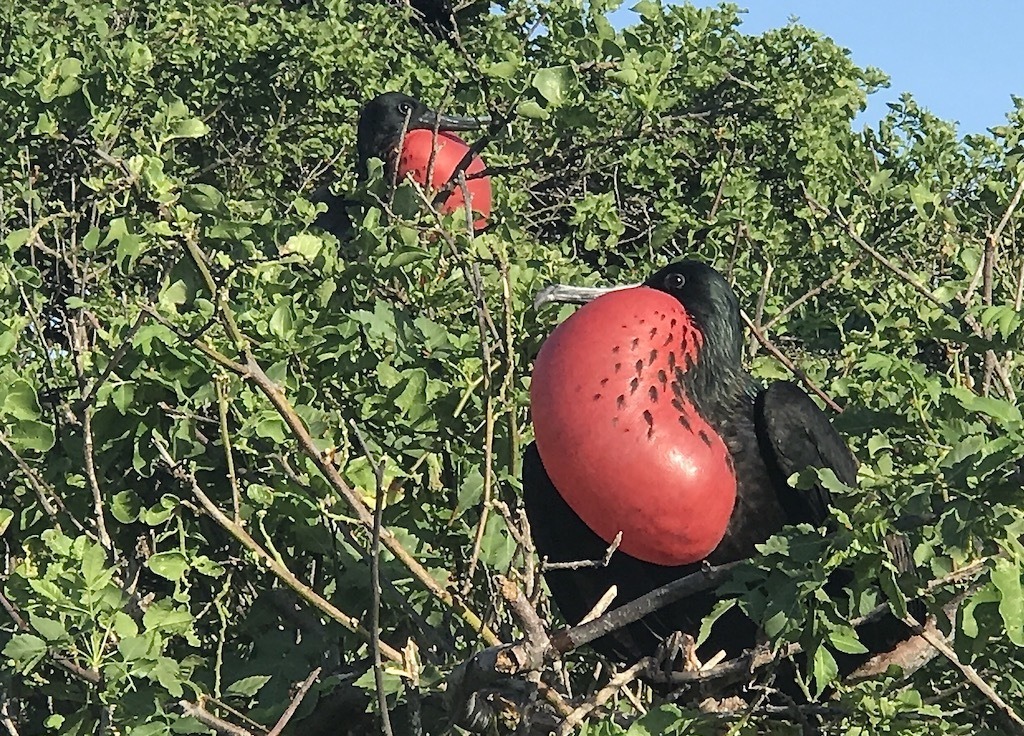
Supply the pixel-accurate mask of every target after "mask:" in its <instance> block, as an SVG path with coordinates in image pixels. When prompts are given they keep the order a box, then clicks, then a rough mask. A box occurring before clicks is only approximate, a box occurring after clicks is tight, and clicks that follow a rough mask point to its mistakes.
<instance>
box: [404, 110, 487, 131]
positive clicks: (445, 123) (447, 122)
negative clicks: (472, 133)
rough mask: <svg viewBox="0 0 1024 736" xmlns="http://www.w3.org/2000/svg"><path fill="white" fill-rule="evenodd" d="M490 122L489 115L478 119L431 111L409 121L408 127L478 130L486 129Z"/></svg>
mask: <svg viewBox="0 0 1024 736" xmlns="http://www.w3.org/2000/svg"><path fill="white" fill-rule="evenodd" d="M490 122H491V116H490V115H480V116H479V117H471V116H468V115H443V114H441V113H436V112H434V111H433V110H429V111H427V112H425V113H423V114H422V115H420V116H419V117H418V118H416V119H415V120H412V121H410V123H409V127H410V128H427V129H428V130H433V129H434V126H435V125H436V126H437V129H438V130H451V131H457V130H480V129H481V128H485V127H487V125H488V124H489V123H490Z"/></svg>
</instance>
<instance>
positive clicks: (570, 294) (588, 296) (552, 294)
mask: <svg viewBox="0 0 1024 736" xmlns="http://www.w3.org/2000/svg"><path fill="white" fill-rule="evenodd" d="M638 286H643V284H621V285H620V286H570V285H569V284H551V285H550V286H545V287H544V288H543V289H541V290H540V291H538V292H537V296H535V297H534V298H533V308H534V309H540V308H541V307H542V306H544V305H545V304H547V303H548V302H566V303H569V304H586V303H587V302H592V301H594V300H595V299H597V298H598V297H599V296H601V295H603V294H610V293H611V292H613V291H623V290H624V289H635V288H636V287H638Z"/></svg>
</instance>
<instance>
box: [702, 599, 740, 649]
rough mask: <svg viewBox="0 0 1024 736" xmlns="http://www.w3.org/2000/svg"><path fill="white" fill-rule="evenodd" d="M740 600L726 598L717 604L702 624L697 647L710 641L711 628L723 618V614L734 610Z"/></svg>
mask: <svg viewBox="0 0 1024 736" xmlns="http://www.w3.org/2000/svg"><path fill="white" fill-rule="evenodd" d="M737 602H738V599H736V598H724V599H722V600H720V601H716V602H715V607H714V608H712V609H711V613H709V614H708V615H707V616H705V617H704V620H703V621H701V622H700V631H699V632H697V644H696V645H697V646H698V647H699V646H700V645H701V644H703V643H704V642H706V641H707V640H708V637H709V636H710V635H711V627H712V626H714V624H715V621H717V620H718V619H719V618H721V617H722V614H723V613H725V612H726V611H728V610H729V609H731V608H733V607H734V606H735V605H736V603H737Z"/></svg>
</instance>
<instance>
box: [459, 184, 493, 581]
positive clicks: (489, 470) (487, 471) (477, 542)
mask: <svg viewBox="0 0 1024 736" xmlns="http://www.w3.org/2000/svg"><path fill="white" fill-rule="evenodd" d="M459 185H460V186H461V187H462V198H463V202H464V203H465V211H466V237H468V238H469V242H470V244H472V242H473V208H472V206H471V204H470V202H471V199H470V192H469V187H468V185H467V184H466V172H465V171H460V172H459ZM469 250H470V252H472V251H473V248H472V247H470V249H469ZM471 265H472V267H473V268H474V269H477V266H476V263H472V264H471ZM470 281H471V283H472V284H474V288H473V292H474V295H475V296H476V313H477V327H478V329H479V330H480V351H481V353H482V357H483V379H484V385H483V391H484V473H483V475H484V487H483V498H482V499H481V503H480V520H479V521H478V522H477V525H476V534H475V535H474V537H473V549H472V552H471V553H470V555H469V566H468V567H467V569H466V584H465V587H464V588H463V595H468V593H469V591H470V588H471V587H472V585H473V576H474V575H475V574H476V566H477V562H478V561H479V559H480V550H481V548H482V546H483V541H484V532H485V531H486V527H487V519H488V512H489V511H490V508H491V486H492V484H493V482H494V480H493V476H494V468H493V465H494V390H493V385H492V382H491V373H492V371H493V370H494V367H493V366H492V365H491V343H490V337H489V335H488V332H487V318H488V312H487V302H486V301H484V292H483V279H482V278H481V277H480V272H479V270H474V271H473V278H472V279H471V280H470Z"/></svg>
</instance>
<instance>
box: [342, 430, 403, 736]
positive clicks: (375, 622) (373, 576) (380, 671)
mask: <svg viewBox="0 0 1024 736" xmlns="http://www.w3.org/2000/svg"><path fill="white" fill-rule="evenodd" d="M352 429H353V430H354V432H355V435H356V439H357V440H358V441H359V445H360V447H362V450H363V454H364V455H365V456H366V461H367V462H368V463H369V464H370V467H371V468H373V480H374V501H373V539H372V541H371V542H370V586H371V587H370V642H371V644H372V645H373V682H374V686H375V687H376V690H377V709H378V710H379V711H380V726H381V730H383V732H384V736H394V731H393V730H392V729H391V718H390V716H389V715H388V696H387V693H386V692H385V691H384V665H383V664H382V662H381V658H380V528H381V519H382V518H383V515H384V493H385V489H384V460H383V458H382V459H381V460H380V461H379V462H378V461H377V460H375V459H374V457H373V455H372V454H371V453H370V448H369V447H368V446H367V444H366V440H365V439H364V438H363V433H362V432H361V431H360V430H359V425H358V424H356V422H355V421H353V422H352Z"/></svg>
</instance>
